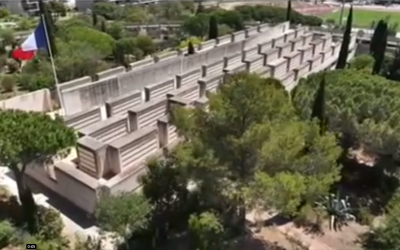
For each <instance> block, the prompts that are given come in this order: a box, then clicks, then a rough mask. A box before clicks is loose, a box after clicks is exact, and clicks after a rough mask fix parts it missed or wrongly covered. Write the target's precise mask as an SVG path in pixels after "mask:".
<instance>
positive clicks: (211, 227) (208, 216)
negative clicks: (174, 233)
mask: <svg viewBox="0 0 400 250" xmlns="http://www.w3.org/2000/svg"><path fill="white" fill-rule="evenodd" d="M189 231H190V233H191V235H192V237H193V238H194V240H193V244H194V246H195V248H196V249H198V250H220V249H222V248H221V246H222V243H223V242H222V234H223V231H224V228H223V226H222V225H221V223H220V221H219V219H218V217H217V216H216V215H215V214H213V213H209V212H204V213H201V214H199V215H191V216H190V218H189Z"/></svg>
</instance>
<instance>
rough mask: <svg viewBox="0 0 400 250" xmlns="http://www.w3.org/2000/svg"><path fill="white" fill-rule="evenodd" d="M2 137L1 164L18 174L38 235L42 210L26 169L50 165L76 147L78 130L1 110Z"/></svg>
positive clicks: (28, 217)
mask: <svg viewBox="0 0 400 250" xmlns="http://www.w3.org/2000/svg"><path fill="white" fill-rule="evenodd" d="M10 124H13V125H12V126H10ZM43 131H46V133H43ZM0 138H1V139H0V140H1V142H2V143H0V161H1V162H2V163H3V164H4V165H6V166H8V167H9V168H10V170H11V171H12V173H13V174H14V177H15V180H16V183H17V187H18V194H19V198H20V201H21V205H22V210H23V215H24V220H25V222H26V223H27V226H28V230H29V231H30V232H31V233H37V232H38V229H39V228H38V209H37V207H36V204H35V201H34V198H33V194H32V191H31V189H30V187H29V186H28V184H27V182H26V180H25V170H26V169H27V168H28V167H29V166H31V165H30V164H34V163H36V164H38V163H39V164H43V163H48V162H49V161H51V160H52V159H53V157H54V156H55V155H57V154H60V153H66V152H68V149H69V148H70V147H71V146H74V145H75V144H76V140H77V138H76V135H75V131H74V130H73V129H71V128H68V127H67V126H66V125H65V123H64V121H63V120H62V119H61V118H60V117H56V118H55V119H52V118H51V117H50V116H49V115H47V114H42V113H34V112H24V111H19V110H1V111H0Z"/></svg>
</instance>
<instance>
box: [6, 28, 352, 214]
mask: <svg viewBox="0 0 400 250" xmlns="http://www.w3.org/2000/svg"><path fill="white" fill-rule="evenodd" d="M355 39H356V37H355V35H354V36H353V39H352V42H351V45H350V48H351V49H350V50H351V53H350V56H349V58H351V57H353V55H354V53H355V47H356V43H355V41H356V40H355ZM340 45H341V43H340V39H338V38H337V37H334V36H332V35H331V34H315V33H313V32H311V31H309V30H308V29H307V28H306V27H296V28H294V29H291V28H290V27H289V24H288V23H282V24H278V25H275V26H270V25H268V24H262V25H259V26H257V27H252V28H249V29H247V30H244V31H239V32H236V33H234V34H232V35H228V36H223V37H219V38H217V39H215V40H209V41H206V42H204V43H202V44H201V45H199V46H198V48H197V50H196V54H194V55H190V56H186V55H184V51H181V50H177V51H173V52H170V53H168V54H164V55H156V56H154V57H153V58H148V59H145V60H142V61H139V62H135V63H133V64H131V65H130V67H129V68H128V69H125V68H123V67H118V68H114V69H110V70H107V71H104V72H100V73H98V74H97V76H96V77H95V78H94V79H92V78H90V77H83V78H80V79H77V80H74V81H71V82H67V83H63V84H61V86H60V90H61V93H62V98H61V99H62V101H63V104H64V105H65V106H64V107H65V109H64V110H63V113H64V114H65V117H64V119H65V122H66V124H67V125H68V126H70V127H73V128H74V129H76V131H77V135H78V136H79V141H78V146H77V147H76V149H73V152H72V153H71V155H70V156H69V157H68V158H67V159H62V160H59V161H57V162H56V163H55V165H54V166H46V167H45V168H43V167H38V168H28V170H27V174H28V175H29V176H30V177H31V178H32V179H34V180H36V181H37V182H39V183H41V184H43V185H44V186H46V187H47V188H48V189H50V190H52V191H53V192H55V193H56V194H59V195H60V196H62V197H64V198H65V199H67V200H69V201H70V202H71V203H73V204H74V205H76V206H77V207H79V208H80V209H82V210H83V211H86V212H87V213H89V214H90V213H92V212H93V210H94V207H95V205H96V202H97V198H98V194H99V192H100V191H101V192H107V193H116V192H119V191H133V190H136V189H137V188H138V187H139V184H138V183H137V177H138V176H139V175H140V174H142V173H144V172H145V162H146V160H147V159H148V158H149V157H154V156H160V155H162V154H163V152H164V149H165V148H170V147H171V146H173V145H175V144H176V143H177V142H178V141H179V138H178V136H177V134H176V128H175V127H174V126H173V125H172V124H171V123H170V120H169V116H168V114H169V108H170V106H171V105H172V104H174V105H181V106H184V107H187V108H203V107H206V106H207V93H208V92H214V91H216V89H217V87H218V85H220V84H223V82H224V79H225V77H226V76H229V75H230V74H233V73H236V72H256V73H258V74H261V75H263V76H264V77H274V78H277V79H279V80H281V81H282V84H283V85H284V86H285V88H286V89H287V90H288V91H290V90H292V89H293V88H294V87H295V86H296V84H297V82H298V81H299V79H301V78H303V77H307V76H308V75H309V74H312V73H315V72H318V71H321V70H325V69H330V68H331V67H332V66H333V65H334V64H335V62H336V60H337V57H338V53H339V49H340ZM31 94H32V93H31ZM44 96H45V98H48V95H44ZM34 99H35V98H31V99H29V98H28V99H25V100H28V101H30V100H34ZM36 102H37V100H36ZM37 103H38V102H37ZM39 103H40V102H39ZM41 103H42V104H41V105H42V106H40V107H37V109H40V108H41V107H43V103H48V102H46V101H42V102H41ZM4 106H7V105H4ZM14 106H15V105H14ZM14 106H13V107H14ZM27 106H28V107H29V105H24V106H21V107H27ZM34 106H35V105H33V104H32V105H31V106H30V107H34ZM44 106H47V104H46V105H44ZM7 107H10V105H8V106H7ZM14 108H16V107H14ZM37 111H39V110H37Z"/></svg>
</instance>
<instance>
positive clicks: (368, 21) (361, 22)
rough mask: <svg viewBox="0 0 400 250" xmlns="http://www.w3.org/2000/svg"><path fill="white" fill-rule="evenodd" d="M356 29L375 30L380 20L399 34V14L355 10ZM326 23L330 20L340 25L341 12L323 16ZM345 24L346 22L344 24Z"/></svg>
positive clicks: (387, 11)
mask: <svg viewBox="0 0 400 250" xmlns="http://www.w3.org/2000/svg"><path fill="white" fill-rule="evenodd" d="M348 12H349V8H347V9H345V11H344V15H343V16H344V17H346V16H347V15H348ZM353 15H354V20H353V23H354V27H355V28H367V29H374V28H375V26H376V25H377V23H378V22H379V20H385V21H386V22H387V23H388V24H389V26H391V27H392V29H393V32H398V29H399V24H400V14H399V12H395V11H390V9H387V10H384V11H382V10H367V9H354V10H353ZM323 19H324V20H325V22H327V21H328V20H330V22H331V23H334V24H336V25H338V24H339V23H340V22H339V19H340V11H336V12H332V13H329V14H326V15H324V16H323ZM342 23H344V22H342Z"/></svg>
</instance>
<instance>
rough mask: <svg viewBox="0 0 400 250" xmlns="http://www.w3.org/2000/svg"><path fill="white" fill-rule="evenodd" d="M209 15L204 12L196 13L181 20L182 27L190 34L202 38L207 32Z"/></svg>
mask: <svg viewBox="0 0 400 250" xmlns="http://www.w3.org/2000/svg"><path fill="white" fill-rule="evenodd" d="M208 20H209V17H208V15H207V14H205V13H201V14H198V15H196V16H194V17H191V18H189V19H187V20H186V21H184V22H183V24H182V28H183V30H184V31H185V32H186V33H188V34H189V35H190V36H197V37H199V38H204V37H205V36H206V35H207V32H208V28H209V27H208V26H209V21H208Z"/></svg>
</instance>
